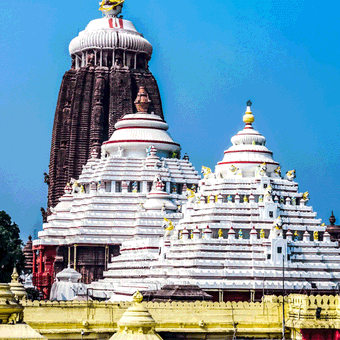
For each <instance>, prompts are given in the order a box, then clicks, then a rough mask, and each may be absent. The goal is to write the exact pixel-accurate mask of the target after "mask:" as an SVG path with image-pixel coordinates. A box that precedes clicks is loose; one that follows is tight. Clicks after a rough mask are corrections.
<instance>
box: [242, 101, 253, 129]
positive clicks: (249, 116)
mask: <svg viewBox="0 0 340 340" xmlns="http://www.w3.org/2000/svg"><path fill="white" fill-rule="evenodd" d="M252 105H253V103H252V102H251V101H250V100H248V101H247V111H246V112H245V113H246V114H245V115H244V116H243V121H244V122H245V123H246V124H248V125H249V124H250V125H251V124H252V123H254V120H255V118H254V116H253V114H252V112H251V106H252Z"/></svg>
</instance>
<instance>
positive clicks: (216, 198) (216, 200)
mask: <svg viewBox="0 0 340 340" xmlns="http://www.w3.org/2000/svg"><path fill="white" fill-rule="evenodd" d="M217 202H218V196H217V195H216V196H215V203H217Z"/></svg>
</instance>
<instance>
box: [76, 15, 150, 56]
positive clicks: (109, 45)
mask: <svg viewBox="0 0 340 340" xmlns="http://www.w3.org/2000/svg"><path fill="white" fill-rule="evenodd" d="M90 49H94V50H96V49H99V50H101V49H103V50H105V49H122V50H128V51H134V52H138V53H146V54H147V55H148V56H149V57H151V54H152V46H151V44H150V43H149V42H148V41H147V40H146V39H145V38H144V37H143V35H142V34H141V33H138V32H137V30H136V29H135V27H134V25H133V24H132V22H131V21H128V20H123V19H119V18H116V17H104V18H101V19H96V20H92V21H91V22H90V23H89V24H88V25H87V27H86V29H85V30H84V31H82V32H80V33H79V35H78V36H77V37H76V38H74V39H73V40H72V41H71V43H70V46H69V51H70V54H71V55H73V54H75V53H79V52H83V51H86V50H90Z"/></svg>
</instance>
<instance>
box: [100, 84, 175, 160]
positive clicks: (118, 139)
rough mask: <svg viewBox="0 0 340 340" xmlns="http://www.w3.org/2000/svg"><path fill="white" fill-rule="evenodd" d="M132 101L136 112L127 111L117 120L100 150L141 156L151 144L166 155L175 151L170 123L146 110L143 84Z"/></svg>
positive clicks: (108, 152) (144, 154)
mask: <svg viewBox="0 0 340 340" xmlns="http://www.w3.org/2000/svg"><path fill="white" fill-rule="evenodd" d="M135 104H136V107H137V109H138V111H139V112H137V113H134V114H127V115H125V116H124V117H123V118H122V119H120V120H119V121H118V122H117V123H116V125H115V128H116V130H115V132H114V133H113V134H112V136H111V138H110V140H108V141H107V142H104V143H103V146H102V152H104V153H107V154H109V155H115V154H118V153H121V156H124V157H137V158H141V157H142V158H144V157H146V155H147V151H146V150H147V148H148V147H149V146H150V145H153V147H154V148H156V149H157V150H158V153H164V154H165V155H166V156H168V157H171V156H172V154H173V153H174V152H175V153H177V154H178V153H179V152H180V149H181V148H180V145H179V144H178V143H175V142H174V141H173V139H172V138H171V136H170V135H169V133H168V132H167V130H168V129H169V125H168V124H167V123H166V122H165V121H164V120H163V119H162V118H161V117H159V116H157V115H155V114H153V113H148V112H147V111H148V107H149V104H150V100H149V96H148V94H147V92H146V90H145V88H144V87H140V89H139V92H138V95H137V99H136V101H135Z"/></svg>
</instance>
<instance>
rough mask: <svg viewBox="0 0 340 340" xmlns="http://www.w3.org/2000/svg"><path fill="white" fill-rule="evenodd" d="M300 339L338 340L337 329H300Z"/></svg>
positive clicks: (339, 335)
mask: <svg viewBox="0 0 340 340" xmlns="http://www.w3.org/2000/svg"><path fill="white" fill-rule="evenodd" d="M301 335H302V340H340V330H338V329H301Z"/></svg>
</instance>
